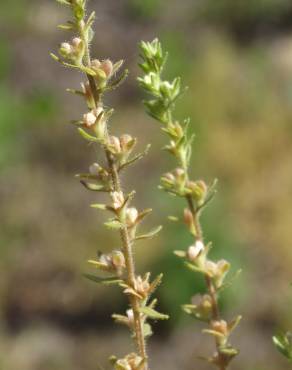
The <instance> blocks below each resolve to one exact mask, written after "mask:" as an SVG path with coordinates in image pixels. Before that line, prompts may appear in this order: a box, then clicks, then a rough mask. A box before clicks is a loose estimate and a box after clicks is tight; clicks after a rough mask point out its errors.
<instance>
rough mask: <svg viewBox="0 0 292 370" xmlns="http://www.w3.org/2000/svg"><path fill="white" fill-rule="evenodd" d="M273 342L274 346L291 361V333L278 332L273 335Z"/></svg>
mask: <svg viewBox="0 0 292 370" xmlns="http://www.w3.org/2000/svg"><path fill="white" fill-rule="evenodd" d="M273 342H274V345H275V346H276V348H277V349H278V351H279V352H280V353H282V355H283V356H285V357H286V358H287V359H288V360H289V361H292V333H291V332H289V331H288V332H287V333H279V334H277V335H274V336H273Z"/></svg>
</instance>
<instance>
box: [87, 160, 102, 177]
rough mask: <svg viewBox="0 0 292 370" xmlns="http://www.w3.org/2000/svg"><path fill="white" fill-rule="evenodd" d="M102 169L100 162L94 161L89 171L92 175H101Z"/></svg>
mask: <svg viewBox="0 0 292 370" xmlns="http://www.w3.org/2000/svg"><path fill="white" fill-rule="evenodd" d="M101 170H102V167H101V166H100V165H99V164H98V163H93V164H92V165H91V166H90V167H89V173H90V174H91V175H92V176H97V177H98V176H99V175H100V171H101Z"/></svg>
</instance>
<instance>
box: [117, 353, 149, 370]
mask: <svg viewBox="0 0 292 370" xmlns="http://www.w3.org/2000/svg"><path fill="white" fill-rule="evenodd" d="M142 362H143V359H142V357H140V356H138V355H137V354H136V353H130V354H129V355H127V356H126V357H124V358H123V359H120V360H117V362H116V363H115V370H139V369H141V364H142Z"/></svg>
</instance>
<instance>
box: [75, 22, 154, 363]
mask: <svg viewBox="0 0 292 370" xmlns="http://www.w3.org/2000/svg"><path fill="white" fill-rule="evenodd" d="M78 28H79V32H80V37H81V39H82V41H83V43H84V47H85V54H84V62H85V66H86V67H90V66H91V58H90V50H89V43H88V35H87V34H86V32H85V30H84V21H83V20H81V21H79V22H78ZM87 78H88V82H89V85H90V89H91V92H92V95H93V97H94V103H95V108H97V106H98V101H100V92H99V91H98V89H97V86H96V83H95V81H94V78H93V77H92V76H90V75H89V74H87ZM106 135H107V136H108V131H106ZM104 151H105V155H106V159H107V162H108V167H109V173H110V176H111V181H112V184H113V191H115V192H119V193H120V194H121V195H122V197H124V194H123V192H122V187H121V180H120V177H119V174H118V170H117V167H116V164H115V161H114V159H113V157H112V154H111V153H110V151H109V150H108V149H107V148H106V147H105V146H104ZM120 237H121V240H122V245H123V247H122V251H123V253H124V256H125V264H126V271H127V282H128V284H129V286H131V287H132V288H133V289H135V264H134V258H133V249H132V241H131V240H130V237H129V231H128V228H127V226H123V227H122V228H121V230H120ZM129 301H130V306H131V308H132V310H133V315H134V330H135V340H136V346H137V350H138V353H139V355H140V356H141V357H142V358H143V359H144V361H145V362H144V369H141V370H147V369H148V365H147V353H146V343H145V338H144V335H143V324H142V320H141V315H140V312H139V307H140V305H139V301H138V298H137V297H135V296H133V295H130V296H129Z"/></svg>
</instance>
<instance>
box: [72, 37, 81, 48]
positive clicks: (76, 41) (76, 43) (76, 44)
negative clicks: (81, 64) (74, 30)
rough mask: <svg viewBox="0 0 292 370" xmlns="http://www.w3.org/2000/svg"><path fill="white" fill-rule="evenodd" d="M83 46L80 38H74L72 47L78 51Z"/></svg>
mask: <svg viewBox="0 0 292 370" xmlns="http://www.w3.org/2000/svg"><path fill="white" fill-rule="evenodd" d="M81 45H82V40H81V38H80V37H74V39H73V40H72V46H73V48H75V49H78V48H79V47H80V46H81Z"/></svg>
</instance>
